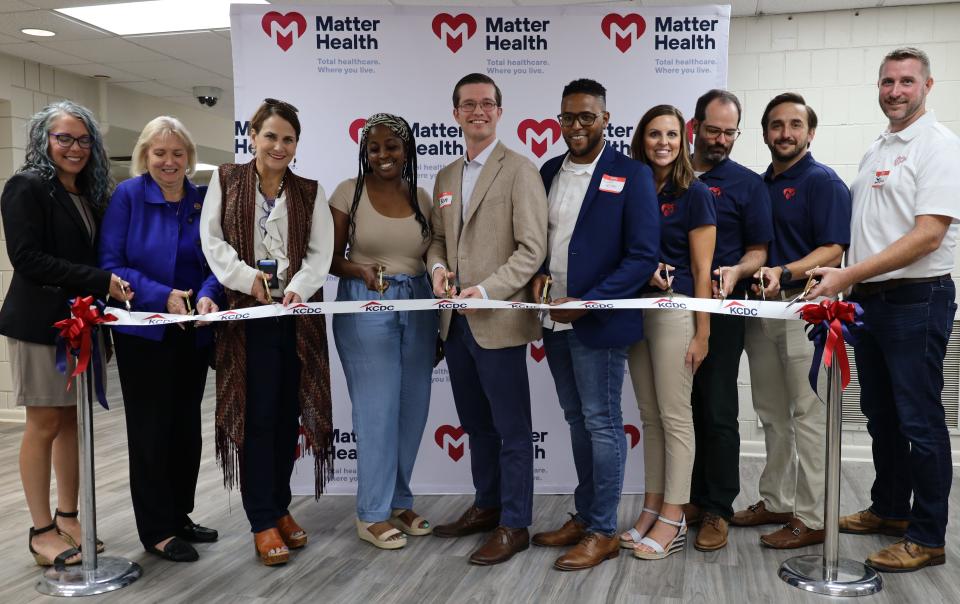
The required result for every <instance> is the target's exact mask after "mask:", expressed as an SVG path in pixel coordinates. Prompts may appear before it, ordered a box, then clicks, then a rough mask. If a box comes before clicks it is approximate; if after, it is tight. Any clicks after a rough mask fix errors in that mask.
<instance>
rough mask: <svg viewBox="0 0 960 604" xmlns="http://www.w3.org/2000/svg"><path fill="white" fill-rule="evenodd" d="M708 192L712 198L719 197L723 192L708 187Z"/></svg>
mask: <svg viewBox="0 0 960 604" xmlns="http://www.w3.org/2000/svg"><path fill="white" fill-rule="evenodd" d="M710 192H711V193H713V196H714V197H720V194H721V193H723V190H722V189H721V188H720V187H710Z"/></svg>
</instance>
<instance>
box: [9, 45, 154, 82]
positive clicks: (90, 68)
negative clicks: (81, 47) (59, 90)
mask: <svg viewBox="0 0 960 604" xmlns="http://www.w3.org/2000/svg"><path fill="white" fill-rule="evenodd" d="M2 51H3V47H2V46H0V52H2ZM61 69H63V70H64V71H69V72H72V73H77V74H80V75H85V76H88V77H93V76H97V75H105V76H110V80H109V81H110V82H135V81H137V80H149V79H150V78H143V77H139V76H138V75H137V74H135V73H130V72H127V71H123V70H122V69H118V68H116V67H114V66H112V65H104V64H103V63H82V64H80V65H64V66H61Z"/></svg>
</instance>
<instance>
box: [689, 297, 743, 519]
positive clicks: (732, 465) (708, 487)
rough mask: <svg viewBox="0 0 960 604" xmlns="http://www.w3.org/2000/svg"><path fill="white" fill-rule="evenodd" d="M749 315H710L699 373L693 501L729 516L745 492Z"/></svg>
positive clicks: (695, 384)
mask: <svg viewBox="0 0 960 604" xmlns="http://www.w3.org/2000/svg"><path fill="white" fill-rule="evenodd" d="M745 321H746V319H744V318H743V317H735V316H728V315H716V314H714V315H710V353H709V354H708V355H707V358H706V359H704V361H703V363H702V364H701V365H700V369H699V370H698V371H697V373H696V375H694V377H693V394H692V397H691V399H692V400H691V403H692V406H693V428H694V431H695V433H696V444H697V453H696V456H695V458H694V462H693V481H692V483H691V485H690V501H691V503H694V504H696V505H697V506H699V507H700V508H701V509H703V510H704V511H706V512H713V513H715V514H718V515H720V516H722V517H724V518H726V519H728V520H729V519H730V517H731V516H733V500H734V499H736V498H737V495H738V494H739V493H740V424H739V422H738V421H737V414H738V412H739V410H740V400H739V397H738V392H737V375H738V373H739V372H740V357H741V356H742V354H743V338H744V332H745V329H746V323H745Z"/></svg>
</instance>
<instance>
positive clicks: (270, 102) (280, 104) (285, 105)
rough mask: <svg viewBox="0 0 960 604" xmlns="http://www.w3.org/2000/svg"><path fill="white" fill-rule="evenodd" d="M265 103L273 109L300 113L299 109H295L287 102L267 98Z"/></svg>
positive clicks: (264, 100)
mask: <svg viewBox="0 0 960 604" xmlns="http://www.w3.org/2000/svg"><path fill="white" fill-rule="evenodd" d="M263 102H264V103H266V104H267V105H270V106H271V107H280V108H285V109H289V110H291V111H293V112H294V113H300V110H299V109H297V108H296V107H294V106H293V105H291V104H290V103H288V102H286V101H278V100H277V99H271V98H265V99H263Z"/></svg>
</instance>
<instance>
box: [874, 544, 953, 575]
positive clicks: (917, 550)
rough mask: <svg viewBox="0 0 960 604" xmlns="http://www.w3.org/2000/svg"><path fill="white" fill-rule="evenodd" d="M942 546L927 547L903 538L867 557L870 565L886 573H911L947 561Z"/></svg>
mask: <svg viewBox="0 0 960 604" xmlns="http://www.w3.org/2000/svg"><path fill="white" fill-rule="evenodd" d="M946 560H947V556H946V554H944V552H943V548H942V547H927V546H925V545H920V544H919V543H914V542H913V541H909V540H907V539H901V540H900V541H897V542H896V543H894V544H893V545H888V546H887V547H885V548H883V549H882V550H880V551H878V552H874V553H872V554H870V556H869V557H867V560H866V563H867V565H868V566H872V567H873V568H875V569H877V570H879V571H882V572H885V573H909V572H913V571H915V570H920V569H921V568H926V567H927V566H938V565H940V564H943V563H944V562H946Z"/></svg>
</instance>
